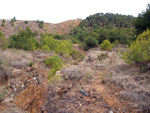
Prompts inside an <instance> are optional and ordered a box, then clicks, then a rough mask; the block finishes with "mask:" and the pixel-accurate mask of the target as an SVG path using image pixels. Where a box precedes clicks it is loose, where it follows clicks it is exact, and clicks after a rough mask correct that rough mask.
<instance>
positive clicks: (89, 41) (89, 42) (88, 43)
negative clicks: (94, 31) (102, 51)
mask: <svg viewBox="0 0 150 113" xmlns="http://www.w3.org/2000/svg"><path fill="white" fill-rule="evenodd" d="M84 44H85V45H84V49H85V50H88V49H90V48H93V47H96V46H98V41H97V40H96V39H95V38H94V37H92V36H88V37H87V38H86V39H85V42H84Z"/></svg>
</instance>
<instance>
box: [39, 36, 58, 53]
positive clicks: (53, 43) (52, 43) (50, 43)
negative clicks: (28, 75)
mask: <svg viewBox="0 0 150 113" xmlns="http://www.w3.org/2000/svg"><path fill="white" fill-rule="evenodd" d="M58 44H59V41H58V40H55V39H54V38H53V37H52V36H49V37H48V36H47V37H46V38H44V40H43V44H42V45H43V46H44V45H46V46H47V47H49V49H50V50H53V51H56V49H57V47H58Z"/></svg>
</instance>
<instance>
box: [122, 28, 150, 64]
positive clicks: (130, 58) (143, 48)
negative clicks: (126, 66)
mask: <svg viewBox="0 0 150 113" xmlns="http://www.w3.org/2000/svg"><path fill="white" fill-rule="evenodd" d="M123 59H124V60H125V61H126V62H128V63H132V62H135V63H137V64H143V65H144V66H147V64H148V63H149V62H150V31H149V30H146V31H144V32H143V33H142V34H140V35H139V36H138V38H137V39H136V41H135V42H133V43H131V46H130V48H129V50H128V51H126V52H124V54H123Z"/></svg>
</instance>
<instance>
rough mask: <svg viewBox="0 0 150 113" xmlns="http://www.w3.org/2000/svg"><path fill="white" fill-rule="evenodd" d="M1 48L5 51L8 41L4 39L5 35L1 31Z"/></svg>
mask: <svg viewBox="0 0 150 113" xmlns="http://www.w3.org/2000/svg"><path fill="white" fill-rule="evenodd" d="M0 48H2V49H3V50H4V49H6V48H7V41H6V39H5V38H4V34H3V33H2V32H1V31H0Z"/></svg>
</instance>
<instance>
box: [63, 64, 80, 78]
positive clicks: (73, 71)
mask: <svg viewBox="0 0 150 113" xmlns="http://www.w3.org/2000/svg"><path fill="white" fill-rule="evenodd" d="M81 70H82V67H81V68H80V67H79V66H76V65H73V66H71V67H69V68H66V69H64V70H62V73H63V75H64V78H65V79H70V80H75V79H77V78H82V77H83V74H82V72H81Z"/></svg>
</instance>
